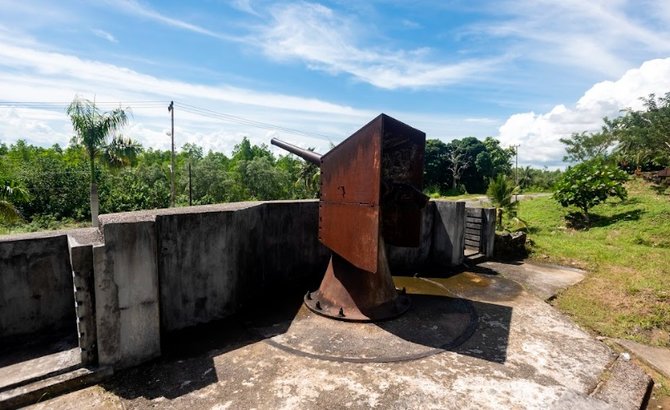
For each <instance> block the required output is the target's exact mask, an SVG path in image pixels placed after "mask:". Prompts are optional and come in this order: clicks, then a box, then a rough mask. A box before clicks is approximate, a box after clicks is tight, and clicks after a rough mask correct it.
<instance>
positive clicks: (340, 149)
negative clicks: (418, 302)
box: [271, 114, 428, 321]
mask: <svg viewBox="0 0 670 410" xmlns="http://www.w3.org/2000/svg"><path fill="white" fill-rule="evenodd" d="M425 141H426V134H425V133H423V132H422V131H419V130H417V129H415V128H412V127H410V126H408V125H406V124H403V123H402V122H400V121H398V120H395V119H393V118H391V117H389V116H388V115H385V114H381V115H379V116H378V117H376V118H375V119H373V120H372V121H370V122H369V123H368V124H367V125H365V126H363V128H361V129H360V130H358V131H356V132H355V133H354V134H352V135H351V136H350V137H349V138H347V139H346V140H344V141H343V142H342V143H340V144H339V145H337V146H336V147H335V148H333V149H332V150H331V151H329V152H328V153H326V154H324V155H319V154H317V153H315V152H312V151H308V150H304V149H302V148H299V147H296V146H294V145H292V144H288V143H286V142H283V141H280V140H277V139H274V138H273V139H272V141H271V143H272V144H273V145H276V146H278V147H281V148H283V149H285V150H287V151H289V152H291V153H293V154H296V155H298V156H300V157H302V158H303V159H304V160H306V161H308V162H311V163H313V164H316V165H319V166H320V169H321V187H320V188H321V195H320V201H319V240H320V241H321V243H323V244H324V245H325V246H326V247H328V248H329V249H330V250H331V251H332V255H331V258H330V261H329V263H328V268H327V269H326V273H325V275H324V278H323V281H322V282H321V286H320V287H319V289H318V290H317V291H314V292H308V293H307V294H306V295H305V298H304V299H305V305H306V306H307V307H308V308H309V309H310V310H311V311H313V312H315V313H317V314H320V315H323V316H327V317H331V318H335V319H340V320H347V321H377V320H384V319H390V318H393V317H396V316H399V315H401V314H403V313H404V312H406V311H407V309H409V307H410V300H409V297H408V296H407V295H405V294H404V291H398V290H397V289H396V288H395V285H394V284H393V278H392V277H391V272H390V270H389V263H388V258H387V255H386V244H390V245H395V246H406V247H416V246H419V243H420V234H421V218H422V208H424V207H425V205H426V203H427V202H428V197H427V196H426V195H424V194H423V193H422V192H421V187H422V182H423V158H424V151H425Z"/></svg>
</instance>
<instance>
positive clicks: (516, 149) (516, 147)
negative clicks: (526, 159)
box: [512, 144, 521, 202]
mask: <svg viewBox="0 0 670 410" xmlns="http://www.w3.org/2000/svg"><path fill="white" fill-rule="evenodd" d="M520 146H521V144H516V145H512V148H514V156H515V157H516V159H515V166H514V185H515V186H516V187H518V186H519V147H520ZM518 200H519V194H515V195H514V201H515V202H516V201H518Z"/></svg>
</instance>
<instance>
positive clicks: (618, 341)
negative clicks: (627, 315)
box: [610, 339, 670, 379]
mask: <svg viewBox="0 0 670 410" xmlns="http://www.w3.org/2000/svg"><path fill="white" fill-rule="evenodd" d="M610 340H612V341H613V342H614V343H616V344H617V345H618V346H620V347H621V348H622V349H624V350H626V351H627V352H629V353H630V354H632V355H633V356H635V357H636V358H637V359H639V360H640V361H641V362H643V363H644V364H645V365H647V366H649V367H651V368H652V369H653V370H654V371H656V372H658V373H659V374H660V375H662V376H664V377H667V378H669V379H670V373H668V372H667V370H666V369H662V368H661V367H659V366H658V365H657V364H656V363H654V362H653V361H652V360H649V358H648V357H646V356H645V355H643V354H640V352H638V351H636V349H634V345H631V344H632V343H635V344H639V343H637V342H631V341H628V340H622V339H610ZM646 347H650V348H654V346H646Z"/></svg>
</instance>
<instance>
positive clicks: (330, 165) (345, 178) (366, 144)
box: [321, 116, 382, 205]
mask: <svg viewBox="0 0 670 410" xmlns="http://www.w3.org/2000/svg"><path fill="white" fill-rule="evenodd" d="M381 118H382V117H381V116H379V117H377V118H375V119H374V120H372V121H370V122H369V123H368V124H367V125H365V126H364V127H363V128H361V129H360V130H358V131H356V132H355V133H354V134H353V135H352V136H350V137H349V138H347V139H346V140H344V141H343V142H342V143H341V144H339V145H338V146H336V147H335V148H333V149H332V150H331V151H329V152H328V153H327V154H325V155H323V156H322V157H321V201H323V202H334V203H348V204H365V205H379V191H380V167H381V133H382V121H381Z"/></svg>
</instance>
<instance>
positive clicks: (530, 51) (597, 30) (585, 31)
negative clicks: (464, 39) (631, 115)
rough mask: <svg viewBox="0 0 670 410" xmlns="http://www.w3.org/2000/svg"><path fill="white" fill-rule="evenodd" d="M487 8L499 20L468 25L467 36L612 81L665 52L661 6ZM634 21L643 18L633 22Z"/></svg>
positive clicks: (527, 0) (503, 4)
mask: <svg viewBox="0 0 670 410" xmlns="http://www.w3.org/2000/svg"><path fill="white" fill-rule="evenodd" d="M664 3H665V4H666V5H665V6H663V4H664ZM492 4H494V6H493V7H495V11H496V13H497V14H499V15H501V16H505V18H503V19H500V20H497V21H496V20H488V21H486V22H483V23H479V24H477V25H474V26H472V27H471V30H472V32H473V33H475V34H477V35H479V34H480V33H486V34H488V35H491V36H493V37H494V38H501V39H509V40H512V41H511V42H510V43H508V44H506V45H505V47H506V48H507V47H509V52H513V51H514V50H516V52H517V54H518V55H519V56H520V57H521V58H524V59H529V60H534V61H538V62H540V63H543V64H547V63H548V64H551V65H553V66H561V67H573V68H578V69H580V70H581V71H586V72H588V73H593V74H596V75H599V76H601V78H602V76H606V77H607V78H617V77H619V76H621V75H622V74H623V73H624V72H625V70H627V69H629V68H630V67H632V66H634V65H636V64H637V62H639V61H644V60H645V59H649V58H650V56H653V57H656V56H665V55H668V53H669V52H670V43H668V42H667V41H666V40H665V39H666V38H668V36H670V31H669V30H668V25H667V23H663V18H662V17H660V18H659V15H660V16H663V15H665V16H666V18H667V13H668V11H670V9H668V7H667V1H666V0H656V1H649V2H647V3H646V4H640V2H638V1H626V0H591V1H582V0H563V1H553V0H510V1H496V2H493V3H492ZM653 10H656V12H654V11H653ZM640 11H642V12H640ZM640 15H642V16H646V18H644V19H637V18H636V17H635V16H640ZM655 18H656V19H657V21H656V22H655V21H654V20H655Z"/></svg>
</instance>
